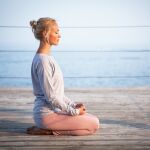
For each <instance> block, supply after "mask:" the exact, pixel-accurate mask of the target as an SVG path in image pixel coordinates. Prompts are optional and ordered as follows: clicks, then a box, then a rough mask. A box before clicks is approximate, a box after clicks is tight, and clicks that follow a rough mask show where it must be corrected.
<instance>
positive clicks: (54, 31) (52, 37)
mask: <svg viewBox="0 0 150 150" xmlns="http://www.w3.org/2000/svg"><path fill="white" fill-rule="evenodd" d="M59 39H60V34H59V28H58V25H57V24H56V25H54V26H53V27H52V28H51V31H50V34H49V43H50V45H58V43H59Z"/></svg>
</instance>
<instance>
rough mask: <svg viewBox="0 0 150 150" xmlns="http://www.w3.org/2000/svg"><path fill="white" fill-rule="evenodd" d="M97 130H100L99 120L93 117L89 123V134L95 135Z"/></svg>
mask: <svg viewBox="0 0 150 150" xmlns="http://www.w3.org/2000/svg"><path fill="white" fill-rule="evenodd" d="M99 128H100V122H99V119H98V118H97V117H94V118H93V119H92V121H91V128H90V131H91V133H95V132H96V131H97V130H98V129H99Z"/></svg>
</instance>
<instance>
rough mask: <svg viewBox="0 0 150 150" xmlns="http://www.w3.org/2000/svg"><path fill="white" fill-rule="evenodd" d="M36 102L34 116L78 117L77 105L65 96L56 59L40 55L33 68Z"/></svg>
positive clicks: (34, 61)
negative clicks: (52, 114)
mask: <svg viewBox="0 0 150 150" xmlns="http://www.w3.org/2000/svg"><path fill="white" fill-rule="evenodd" d="M31 77H32V84H33V93H34V95H35V96H36V99H35V101H34V109H33V113H34V116H38V117H39V116H41V115H45V114H47V113H53V112H56V113H62V114H68V115H78V114H79V110H78V109H75V103H74V102H73V101H71V100H70V99H69V98H67V97H66V96H65V95H64V81H63V75H62V72H61V69H60V67H59V65H58V64H57V62H56V61H55V59H54V57H53V56H51V55H47V54H41V53H38V54H36V55H35V56H34V58H33V61H32V67H31Z"/></svg>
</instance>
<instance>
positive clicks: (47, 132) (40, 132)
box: [26, 126, 53, 135]
mask: <svg viewBox="0 0 150 150" xmlns="http://www.w3.org/2000/svg"><path fill="white" fill-rule="evenodd" d="M26 132H27V134H32V135H52V134H53V132H52V130H48V129H42V128H38V127H36V126H32V127H30V128H27V131H26Z"/></svg>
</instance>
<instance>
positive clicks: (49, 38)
mask: <svg viewBox="0 0 150 150" xmlns="http://www.w3.org/2000/svg"><path fill="white" fill-rule="evenodd" d="M30 25H31V27H32V31H33V33H34V36H35V38H36V39H38V40H39V41H40V45H39V48H38V50H37V52H36V54H35V56H34V58H33V62H32V67H31V76H32V84H33V92H34V95H35V97H36V99H35V102H34V109H33V115H34V121H35V124H36V127H35V126H34V127H32V128H29V129H28V130H27V133H29V134H53V135H89V134H93V133H94V132H95V131H96V130H97V129H98V128H99V120H98V118H97V117H95V116H93V115H91V114H88V113H86V110H85V106H84V105H83V104H82V103H78V104H76V103H75V102H73V101H71V100H70V99H69V98H67V97H66V96H65V95H64V82H63V75H62V72H61V70H60V67H59V65H58V64H57V62H56V61H55V59H54V57H53V56H52V55H51V48H52V45H57V44H58V43H59V39H60V34H59V28H58V24H57V22H56V21H55V20H54V19H52V18H40V19H39V20H38V21H30Z"/></svg>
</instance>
